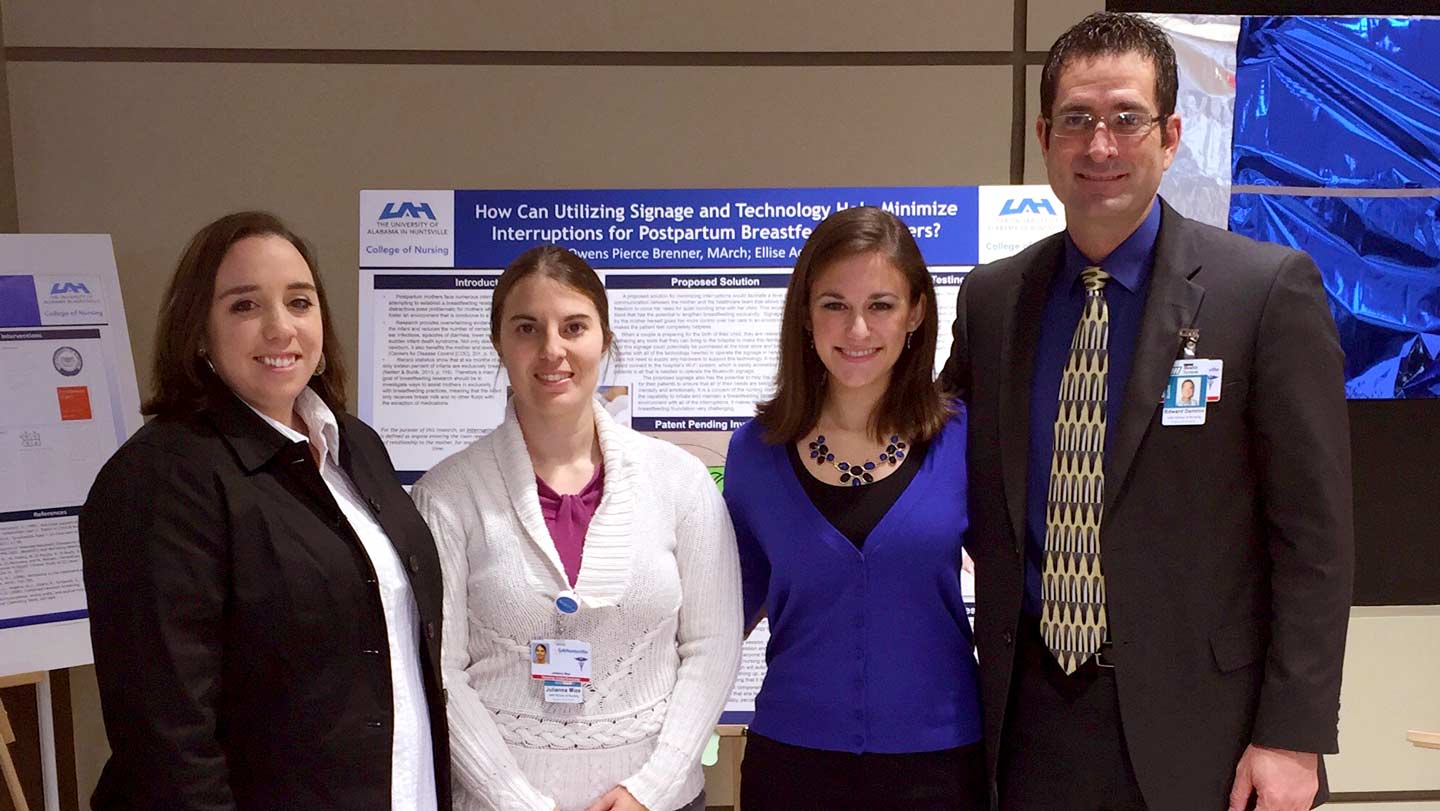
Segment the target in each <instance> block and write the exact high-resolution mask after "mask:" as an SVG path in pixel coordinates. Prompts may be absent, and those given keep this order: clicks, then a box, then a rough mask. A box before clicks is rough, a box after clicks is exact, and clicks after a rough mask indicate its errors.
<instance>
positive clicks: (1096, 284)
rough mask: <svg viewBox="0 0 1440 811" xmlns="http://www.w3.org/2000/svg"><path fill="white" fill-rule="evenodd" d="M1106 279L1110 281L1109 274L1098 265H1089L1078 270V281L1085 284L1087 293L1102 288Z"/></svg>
mask: <svg viewBox="0 0 1440 811" xmlns="http://www.w3.org/2000/svg"><path fill="white" fill-rule="evenodd" d="M1108 281H1110V274H1108V273H1106V272H1105V271H1103V270H1101V269H1100V266H1099V265H1091V266H1090V267H1088V268H1085V269H1084V270H1082V271H1080V283H1081V284H1083V285H1085V292H1087V293H1094V292H1095V291H1097V290H1101V289H1103V288H1104V287H1105V283H1106V282H1108Z"/></svg>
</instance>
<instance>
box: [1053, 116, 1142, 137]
mask: <svg viewBox="0 0 1440 811" xmlns="http://www.w3.org/2000/svg"><path fill="white" fill-rule="evenodd" d="M1164 118H1165V116H1163V115H1146V114H1144V113H1140V112H1136V111H1134V110H1121V111H1120V112H1116V113H1111V114H1109V115H1107V116H1097V115H1095V114H1094V113H1081V112H1075V113H1061V114H1060V115H1057V116H1055V117H1054V118H1048V119H1046V121H1047V122H1048V123H1049V124H1050V132H1051V134H1053V135H1054V136H1055V137H1056V138H1086V139H1088V138H1091V137H1093V136H1094V135H1095V128H1096V127H1097V126H1099V125H1100V122H1101V121H1104V122H1105V129H1106V130H1108V131H1109V132H1110V134H1111V135H1113V136H1115V137H1116V138H1139V137H1140V136H1142V135H1144V134H1145V133H1147V132H1149V131H1150V128H1151V127H1153V126H1155V125H1156V124H1157V123H1159V122H1160V121H1162V120H1164Z"/></svg>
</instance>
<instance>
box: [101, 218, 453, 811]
mask: <svg viewBox="0 0 1440 811" xmlns="http://www.w3.org/2000/svg"><path fill="white" fill-rule="evenodd" d="M333 323H334V322H333V320H332V319H331V318H330V313H329V311H328V310H327V309H326V301H325V295H324V290H323V288H322V287H321V284H320V277H319V275H318V274H317V273H316V272H315V262H314V260H313V258H312V256H311V253H310V250H309V248H308V247H307V246H306V244H305V242H304V241H303V240H301V239H300V238H299V237H298V236H296V235H295V234H294V233H293V232H291V231H290V230H289V229H288V228H287V227H286V226H285V225H284V224H283V223H281V222H280V221H279V220H277V219H276V218H275V217H273V216H271V215H269V214H264V213H260V212H244V213H239V214H232V215H229V216H226V217H223V218H221V219H219V220H217V221H215V222H214V223H211V224H210V225H208V226H206V227H205V228H203V229H202V230H201V231H200V232H199V233H198V234H196V235H195V237H194V238H193V239H192V240H191V242H190V245H189V247H188V248H187V249H186V251H185V254H184V256H183V257H182V258H181V260H180V264H179V267H178V268H177V269H176V271H175V276H174V278H173V279H172V280H171V283H170V288H169V290H168V291H167V293H166V296H165V301H164V304H163V305H162V310H161V317H160V324H159V330H158V334H157V335H156V352H155V368H154V377H153V384H154V391H153V393H152V396H151V397H150V398H149V400H148V401H147V402H146V403H145V407H144V409H143V410H144V412H145V413H146V414H148V415H153V416H154V417H155V419H153V420H152V421H150V423H149V424H147V425H146V426H145V427H144V428H142V429H140V431H139V432H137V433H136V434H135V436H133V437H132V438H131V439H130V441H128V442H126V443H125V445H124V446H122V447H121V448H120V449H119V450H118V451H116V453H115V455H114V456H113V457H111V459H110V461H109V462H107V463H106V464H105V466H104V468H103V469H102V470H101V471H100V474H99V476H98V477H97V478H96V480H95V484H94V486H93V487H92V488H91V490H90V495H89V498H88V499H87V500H86V503H85V507H84V510H83V511H82V513H81V516H80V544H81V548H82V551H83V553H84V569H85V588H86V592H87V594H88V596H89V604H90V630H91V638H92V641H93V643H94V650H95V669H96V675H97V677H98V678H99V683H100V698H101V704H102V707H103V711H104V716H105V726H106V732H107V734H108V737H109V739H110V747H111V749H112V751H113V754H112V756H111V758H110V761H109V762H108V763H107V764H106V766H105V770H104V772H103V774H102V775H101V777H100V784H99V787H98V788H97V789H96V791H95V795H94V798H93V800H92V803H93V807H94V808H96V809H99V810H100V811H106V810H107V809H120V808H124V809H205V810H206V811H222V810H223V809H237V811H238V810H240V809H265V810H266V811H271V810H272V809H290V808H296V809H298V808H306V809H309V808H316V809H319V808H327V809H329V808H334V809H346V811H361V810H362V809H374V810H375V811H395V810H396V809H402V808H403V809H407V811H408V809H412V808H416V809H423V810H424V811H431V810H432V809H448V808H449V807H450V800H449V788H450V780H449V774H448V763H449V760H450V758H449V753H448V748H447V746H448V744H447V740H448V734H447V730H446V726H445V701H444V694H443V691H442V689H441V684H440V670H439V663H440V612H441V607H440V605H441V604H440V583H441V580H440V570H439V563H438V561H437V559H436V554H435V548H434V542H433V540H432V539H431V537H430V533H429V531H428V530H427V529H426V526H425V523H424V521H423V520H421V518H420V516H419V514H418V513H417V512H416V511H415V508H414V507H413V506H412V504H411V501H410V499H409V497H407V496H406V494H405V492H404V490H403V489H402V488H401V487H400V485H399V484H398V483H397V481H396V478H395V470H394V467H393V466H392V465H391V462H390V458H389V456H388V455H387V454H386V452H385V448H384V446H383V445H382V444H381V442H380V439H379V437H378V436H376V434H375V432H374V431H372V430H371V429H370V428H369V427H367V426H366V425H365V424H364V423H362V422H360V421H359V420H357V419H355V418H353V417H351V416H349V415H348V414H346V413H345V412H344V401H345V394H344V391H345V382H344V369H343V364H342V363H341V359H340V356H339V342H338V341H337V340H336V339H335V332H334V326H333Z"/></svg>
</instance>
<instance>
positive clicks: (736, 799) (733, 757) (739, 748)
mask: <svg viewBox="0 0 1440 811" xmlns="http://www.w3.org/2000/svg"><path fill="white" fill-rule="evenodd" d="M715 734H716V735H719V736H720V737H721V738H734V739H735V746H734V747H732V748H731V750H730V797H731V802H733V803H734V806H733V808H734V811H740V761H742V760H744V759H745V725H744V724H719V725H717V726H716V727H715Z"/></svg>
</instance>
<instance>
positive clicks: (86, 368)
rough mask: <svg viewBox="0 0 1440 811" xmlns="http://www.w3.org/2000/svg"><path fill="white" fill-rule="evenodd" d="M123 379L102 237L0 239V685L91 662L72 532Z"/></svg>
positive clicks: (118, 406)
mask: <svg viewBox="0 0 1440 811" xmlns="http://www.w3.org/2000/svg"><path fill="white" fill-rule="evenodd" d="M134 369H135V363H134V359H133V358H132V356H131V353H130V337H129V334H128V331H127V329H126V325H125V313H124V309H123V307H122V304H121V299H120V287H119V281H118V277H117V275H116V271H115V259H114V254H113V252H112V250H111V246H110V238H109V237H108V236H94V235H84V236H78V235H63V236H62V235H28V234H27V235H10V234H7V235H0V379H3V380H4V381H5V384H4V385H3V386H0V674H9V673H19V672H25V671H34V670H52V669H57V668H62V667H71V666H74V665H80V664H87V663H89V662H90V660H91V654H90V637H89V625H88V623H87V622H86V621H85V618H86V616H87V613H86V603H85V589H84V583H83V581H82V578H81V570H80V545H79V536H78V531H77V525H78V521H79V514H80V505H81V504H83V503H84V501H85V495H86V493H87V492H88V491H89V489H90V485H91V483H92V482H93V481H94V479H95V474H96V473H98V472H99V470H100V466H101V465H102V464H104V462H105V460H106V459H108V458H109V457H110V454H112V453H114V451H115V449H116V448H118V447H119V446H120V444H121V443H122V442H124V441H125V439H126V438H127V437H128V436H129V435H130V434H131V433H133V432H134V431H136V430H138V429H139V427H140V424H141V418H140V398H139V393H138V390H137V388H136V384H135V372H134Z"/></svg>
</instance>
